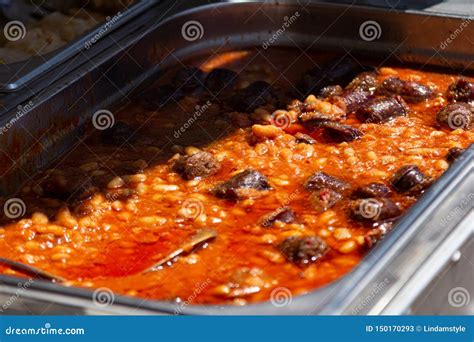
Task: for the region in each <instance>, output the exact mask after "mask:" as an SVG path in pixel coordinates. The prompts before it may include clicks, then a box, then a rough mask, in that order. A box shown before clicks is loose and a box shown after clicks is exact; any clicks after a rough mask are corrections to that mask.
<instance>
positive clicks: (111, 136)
mask: <svg viewBox="0 0 474 342" xmlns="http://www.w3.org/2000/svg"><path fill="white" fill-rule="evenodd" d="M100 140H101V141H102V142H103V143H104V144H110V145H118V146H120V145H123V144H125V143H126V142H132V141H134V140H135V130H134V129H133V128H131V127H130V126H129V125H128V124H126V123H125V122H123V121H118V122H116V123H115V124H114V125H113V126H112V127H110V128H107V129H105V130H103V131H102V132H101V133H100Z"/></svg>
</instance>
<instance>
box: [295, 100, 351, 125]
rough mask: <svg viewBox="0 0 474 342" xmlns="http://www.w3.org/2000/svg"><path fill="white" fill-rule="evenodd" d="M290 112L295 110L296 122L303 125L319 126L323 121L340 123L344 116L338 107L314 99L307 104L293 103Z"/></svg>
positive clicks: (344, 113)
mask: <svg viewBox="0 0 474 342" xmlns="http://www.w3.org/2000/svg"><path fill="white" fill-rule="evenodd" d="M289 109H290V110H296V112H297V113H298V120H299V121H300V122H301V123H303V124H319V123H321V122H325V121H340V120H342V119H343V118H344V117H345V116H346V112H345V111H344V110H343V109H341V108H340V107H338V106H336V105H334V104H332V103H330V102H327V101H321V100H318V99H316V100H315V101H311V102H309V103H302V102H299V101H294V102H293V103H292V104H291V105H290V107H289Z"/></svg>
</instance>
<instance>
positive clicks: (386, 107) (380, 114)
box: [356, 96, 408, 123]
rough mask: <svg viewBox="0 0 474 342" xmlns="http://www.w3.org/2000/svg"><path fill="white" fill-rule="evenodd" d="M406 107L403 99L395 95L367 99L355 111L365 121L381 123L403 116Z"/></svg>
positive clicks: (405, 112) (406, 109)
mask: <svg viewBox="0 0 474 342" xmlns="http://www.w3.org/2000/svg"><path fill="white" fill-rule="evenodd" d="M407 113H408V108H407V105H406V103H405V102H404V101H403V99H402V98H401V97H399V96H396V97H379V98H375V99H372V100H369V101H368V102H367V103H365V104H364V105H363V106H362V107H361V108H359V109H358V110H357V112H356V115H357V118H358V119H359V120H360V121H362V122H366V123H381V122H386V121H389V120H392V119H393V118H396V117H398V116H405V115H406V114H407Z"/></svg>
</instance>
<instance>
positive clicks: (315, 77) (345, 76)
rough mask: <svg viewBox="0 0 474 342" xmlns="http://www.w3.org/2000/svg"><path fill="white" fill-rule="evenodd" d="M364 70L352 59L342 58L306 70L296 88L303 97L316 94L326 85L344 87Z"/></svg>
mask: <svg viewBox="0 0 474 342" xmlns="http://www.w3.org/2000/svg"><path fill="white" fill-rule="evenodd" d="M364 69H366V68H365V67H363V66H361V65H360V64H359V63H357V62H355V61H354V60H353V59H352V58H349V57H344V58H342V59H338V60H333V61H330V62H328V63H326V64H324V65H323V66H322V67H319V66H317V67H315V68H313V69H311V70H308V71H307V72H305V73H304V74H303V76H302V77H301V79H300V80H299V81H298V83H297V85H296V87H297V88H298V90H299V92H300V93H301V94H302V95H303V97H305V96H308V95H309V94H317V93H319V91H320V90H321V88H323V87H325V86H327V85H331V84H340V85H342V86H345V85H346V84H347V83H349V82H350V81H351V80H352V79H353V78H354V77H355V76H356V75H357V74H358V73H360V72H361V71H364Z"/></svg>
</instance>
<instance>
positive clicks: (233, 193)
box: [213, 170, 272, 201]
mask: <svg viewBox="0 0 474 342" xmlns="http://www.w3.org/2000/svg"><path fill="white" fill-rule="evenodd" d="M271 189H272V187H271V186H270V184H269V183H268V180H267V178H266V177H265V176H264V175H262V174H261V173H260V172H258V171H255V170H245V171H243V172H241V173H239V174H237V175H235V176H234V177H232V178H231V179H229V180H228V181H226V182H224V183H222V184H219V185H217V186H216V187H215V188H214V189H213V193H214V195H215V196H217V197H219V198H224V199H229V200H234V201H235V200H239V199H243V198H249V197H256V196H259V193H260V192H262V191H265V190H271Z"/></svg>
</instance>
